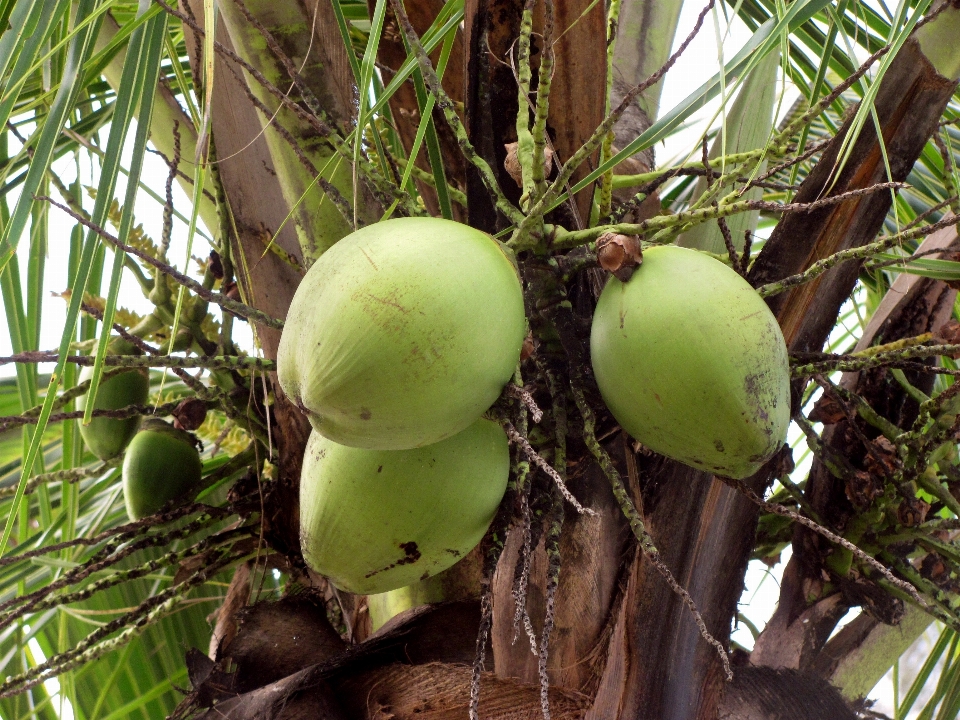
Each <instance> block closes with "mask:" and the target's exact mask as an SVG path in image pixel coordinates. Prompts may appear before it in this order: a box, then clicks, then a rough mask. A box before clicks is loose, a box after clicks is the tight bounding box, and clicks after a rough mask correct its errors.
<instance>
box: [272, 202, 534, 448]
mask: <svg viewBox="0 0 960 720" xmlns="http://www.w3.org/2000/svg"><path fill="white" fill-rule="evenodd" d="M507 252H508V251H506V250H505V249H504V248H503V246H501V245H500V243H498V242H497V241H496V240H494V239H493V238H491V237H490V236H488V235H486V234H484V233H482V232H480V231H479V230H475V229H473V228H471V227H468V226H466V225H462V224H460V223H455V222H451V221H449V220H441V219H438V218H398V219H395V220H388V221H386V222H381V223H376V224H375V225H369V226H367V227H365V228H362V229H361V230H358V231H357V232H355V233H353V234H351V235H348V236H347V237H345V238H344V239H342V240H340V242H338V243H337V244H336V245H334V246H333V247H332V248H331V249H330V250H328V251H327V252H326V253H324V254H323V256H322V257H321V258H320V259H319V260H318V261H317V262H316V263H315V264H314V265H313V266H312V267H311V268H310V271H309V272H308V273H307V275H306V276H305V277H304V279H303V281H302V282H301V283H300V286H299V288H298V289H297V293H296V295H295V297H294V299H293V303H292V304H291V306H290V312H289V313H288V315H287V320H286V323H285V326H284V330H283V336H282V338H281V340H280V347H279V350H278V353H277V366H278V367H277V370H278V376H279V380H280V385H281V386H282V387H283V390H284V392H285V393H286V394H287V396H288V397H290V398H291V399H292V400H293V401H294V402H295V403H296V404H297V405H299V406H300V407H301V408H302V409H303V410H304V411H305V412H306V413H307V415H308V416H309V418H310V422H311V423H312V425H313V427H314V429H315V430H316V431H317V432H319V433H320V434H321V435H324V436H325V437H327V438H330V439H331V440H334V441H336V442H338V443H341V444H343V445H350V446H353V447H364V448H370V449H377V450H403V449H409V448H413V447H421V446H425V445H430V444H432V443H436V442H438V441H440V440H443V439H444V438H447V437H451V436H452V435H455V434H456V433H458V432H460V431H461V430H463V429H465V428H466V427H468V426H469V425H471V424H472V423H473V422H474V421H475V420H477V418H479V417H480V415H481V414H482V413H483V412H484V411H485V410H487V408H489V407H490V406H491V405H492V404H493V403H494V401H496V399H497V397H498V396H499V395H500V393H501V391H502V390H503V387H504V385H506V383H507V382H508V381H509V380H510V378H511V376H512V375H513V372H514V370H515V369H516V366H517V362H518V360H519V358H520V349H521V347H522V345H523V339H524V335H525V318H524V310H523V293H522V291H521V287H520V280H519V277H518V275H517V270H516V268H515V266H514V264H513V262H512V261H511V259H510V258H509V257H508V255H507Z"/></svg>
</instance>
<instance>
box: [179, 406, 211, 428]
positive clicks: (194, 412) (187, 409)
mask: <svg viewBox="0 0 960 720" xmlns="http://www.w3.org/2000/svg"><path fill="white" fill-rule="evenodd" d="M206 417H207V404H206V403H205V402H204V401H203V400H201V399H200V398H187V399H186V400H184V401H182V402H181V403H180V404H179V405H177V407H176V408H174V410H173V418H174V419H173V426H174V427H175V428H177V429H179V430H188V431H193V430H196V429H197V428H198V427H200V426H201V425H203V421H204V420H205V419H206Z"/></svg>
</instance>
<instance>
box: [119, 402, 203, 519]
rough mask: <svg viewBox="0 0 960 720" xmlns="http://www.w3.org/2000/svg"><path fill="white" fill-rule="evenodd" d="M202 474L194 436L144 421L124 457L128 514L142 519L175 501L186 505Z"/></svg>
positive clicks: (124, 485)
mask: <svg viewBox="0 0 960 720" xmlns="http://www.w3.org/2000/svg"><path fill="white" fill-rule="evenodd" d="M202 471H203V464H202V463H201V462H200V453H199V452H198V451H197V446H196V443H195V441H194V439H193V436H192V435H190V434H189V433H186V432H184V431H183V430H177V429H176V428H174V427H173V426H172V425H170V424H168V423H165V422H163V421H162V420H156V419H153V418H151V419H148V420H144V422H143V428H142V429H141V430H140V432H138V433H137V434H136V435H135V436H134V438H133V440H132V441H131V442H130V445H129V446H128V447H127V452H126V454H125V455H124V457H123V499H124V502H125V503H126V505H127V515H129V516H130V519H131V520H139V519H140V518H142V517H146V516H147V515H153V514H154V513H155V512H157V511H158V510H160V509H161V508H162V507H163V506H164V505H166V504H167V503H169V502H171V501H173V500H176V501H178V502H185V501H186V500H188V499H190V497H191V496H192V495H193V493H194V492H195V491H196V489H197V488H198V487H199V485H200V476H201V473H202Z"/></svg>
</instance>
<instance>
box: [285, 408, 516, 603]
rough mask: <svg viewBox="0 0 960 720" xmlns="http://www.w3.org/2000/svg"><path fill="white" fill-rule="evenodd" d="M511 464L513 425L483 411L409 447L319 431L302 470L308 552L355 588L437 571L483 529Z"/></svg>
mask: <svg viewBox="0 0 960 720" xmlns="http://www.w3.org/2000/svg"><path fill="white" fill-rule="evenodd" d="M509 471H510V453H509V450H508V448H507V438H506V435H505V434H504V432H503V430H502V429H501V428H500V426H499V425H497V424H496V423H494V422H491V421H489V420H485V419H481V420H478V421H476V422H475V423H474V424H473V425H471V426H470V427H469V428H467V429H466V430H464V431H463V432H461V433H458V434H457V435H455V436H453V437H452V438H448V439H446V440H443V441H441V442H439V443H435V444H434V445H429V446H427V447H423V448H414V449H411V450H367V449H364V448H351V447H347V446H345V445H340V444H338V443H335V442H333V441H332V440H329V439H328V438H325V437H323V436H322V435H320V434H319V433H317V432H314V433H312V434H311V435H310V440H309V442H308V443H307V450H306V454H305V455H304V458H303V470H302V472H301V475H300V543H301V546H302V549H303V557H304V560H306V561H307V564H308V565H310V567H312V568H313V569H314V570H316V571H317V572H319V573H321V574H323V575H326V576H327V577H328V578H330V580H331V582H333V584H334V585H336V586H337V587H338V588H341V589H343V590H348V591H349V592H352V593H362V594H371V593H382V592H387V591H388V590H393V589H395V588H399V587H403V586H404V585H410V584H411V583H414V582H416V581H418V580H420V579H423V578H427V577H430V576H431V575H434V574H436V573H438V572H440V571H442V570H445V569H447V568H448V567H450V566H451V565H453V564H454V563H455V562H456V561H457V560H459V559H460V558H461V557H463V556H464V555H466V554H467V553H468V552H470V550H471V549H473V547H474V546H476V544H477V543H479V542H480V540H481V539H482V538H483V534H484V533H485V532H486V531H487V527H488V526H489V525H490V522H491V521H492V520H493V516H494V514H495V513H496V510H497V506H498V505H499V504H500V500H501V498H502V497H503V493H504V490H505V489H506V487H507V476H508V475H509Z"/></svg>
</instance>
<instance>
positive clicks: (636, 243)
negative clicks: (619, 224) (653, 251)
mask: <svg viewBox="0 0 960 720" xmlns="http://www.w3.org/2000/svg"><path fill="white" fill-rule="evenodd" d="M597 262H598V263H600V267H602V268H603V269H604V270H606V271H608V272H611V273H613V275H614V276H615V277H616V278H617V280H619V281H620V282H627V281H628V280H629V279H630V278H631V277H632V276H633V271H634V270H636V269H637V267H639V266H640V265H641V264H642V263H643V252H642V250H641V249H640V238H639V237H637V236H636V235H620V234H618V233H612V232H608V233H604V234H603V235H601V236H600V237H599V238H598V239H597Z"/></svg>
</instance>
